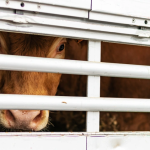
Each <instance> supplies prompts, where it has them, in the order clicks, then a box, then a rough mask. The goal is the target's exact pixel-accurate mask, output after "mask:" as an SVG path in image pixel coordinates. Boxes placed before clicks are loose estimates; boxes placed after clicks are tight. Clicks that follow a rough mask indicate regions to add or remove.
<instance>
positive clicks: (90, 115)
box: [86, 41, 101, 132]
mask: <svg viewBox="0 0 150 150" xmlns="http://www.w3.org/2000/svg"><path fill="white" fill-rule="evenodd" d="M100 60H101V42H100V41H89V42H88V61H93V62H100ZM87 97H100V77H99V76H88V78H87ZM99 119H100V113H99V112H87V113H86V131H87V132H99V125H100V120H99Z"/></svg>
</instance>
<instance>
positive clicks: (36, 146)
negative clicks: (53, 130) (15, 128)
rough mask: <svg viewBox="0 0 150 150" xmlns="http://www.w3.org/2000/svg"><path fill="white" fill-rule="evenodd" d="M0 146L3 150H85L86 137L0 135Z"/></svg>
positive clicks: (28, 134) (39, 134)
mask: <svg viewBox="0 0 150 150" xmlns="http://www.w3.org/2000/svg"><path fill="white" fill-rule="evenodd" d="M0 146H1V149H5V150H10V149H13V150H43V149H50V150H59V149H64V150H86V137H85V136H80V135H79V134H76V135H69V134H68V135H64V134H55V135H54V134H42V133H35V134H33V133H21V134H19V133H4V134H2V133H1V134H0Z"/></svg>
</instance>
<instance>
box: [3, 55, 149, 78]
mask: <svg viewBox="0 0 150 150" xmlns="http://www.w3.org/2000/svg"><path fill="white" fill-rule="evenodd" d="M60 64H61V65H60ZM0 70H16V71H32V72H52V73H62V74H79V75H91V76H93V75H95V76H112V77H127V78H141V79H150V71H149V70H150V66H143V65H128V64H117V63H103V62H88V61H76V60H63V59H53V58H39V57H28V56H12V55H3V54H0Z"/></svg>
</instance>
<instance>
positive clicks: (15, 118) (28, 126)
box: [6, 110, 41, 130]
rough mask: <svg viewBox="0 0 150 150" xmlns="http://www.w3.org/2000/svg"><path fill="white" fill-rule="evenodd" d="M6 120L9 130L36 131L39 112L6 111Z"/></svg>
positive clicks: (39, 116)
mask: <svg viewBox="0 0 150 150" xmlns="http://www.w3.org/2000/svg"><path fill="white" fill-rule="evenodd" d="M6 118H7V121H8V124H9V125H10V128H15V129H23V130H36V127H37V125H38V121H39V120H40V118H41V111H40V110H7V111H6Z"/></svg>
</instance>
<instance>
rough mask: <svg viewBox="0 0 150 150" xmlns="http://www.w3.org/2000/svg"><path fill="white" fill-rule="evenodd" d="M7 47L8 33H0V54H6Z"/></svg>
mask: <svg viewBox="0 0 150 150" xmlns="http://www.w3.org/2000/svg"><path fill="white" fill-rule="evenodd" d="M8 47H9V38H8V33H6V32H0V54H7V53H8Z"/></svg>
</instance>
